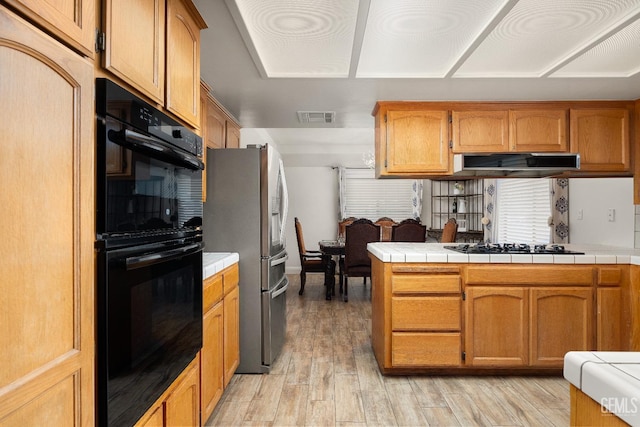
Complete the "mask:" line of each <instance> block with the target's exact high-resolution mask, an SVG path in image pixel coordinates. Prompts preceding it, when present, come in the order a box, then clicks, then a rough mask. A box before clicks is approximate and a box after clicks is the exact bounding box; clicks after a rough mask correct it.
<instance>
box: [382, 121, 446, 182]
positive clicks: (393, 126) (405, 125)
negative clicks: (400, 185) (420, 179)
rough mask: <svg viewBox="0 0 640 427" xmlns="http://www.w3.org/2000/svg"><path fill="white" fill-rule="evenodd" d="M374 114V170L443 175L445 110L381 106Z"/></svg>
mask: <svg viewBox="0 0 640 427" xmlns="http://www.w3.org/2000/svg"><path fill="white" fill-rule="evenodd" d="M378 114H379V115H381V117H377V118H376V174H377V175H378V176H384V175H403V174H404V175H409V176H411V175H430V174H432V175H446V174H448V173H449V171H450V161H449V144H448V140H449V138H448V133H449V132H448V128H449V123H448V122H449V118H448V113H447V111H437V110H434V111H421V110H400V109H398V110H385V109H383V110H382V111H380V112H378Z"/></svg>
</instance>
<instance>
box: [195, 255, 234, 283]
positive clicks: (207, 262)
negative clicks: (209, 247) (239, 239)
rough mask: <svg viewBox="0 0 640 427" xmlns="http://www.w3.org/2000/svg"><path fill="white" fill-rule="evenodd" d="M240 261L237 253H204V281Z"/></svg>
mask: <svg viewBox="0 0 640 427" xmlns="http://www.w3.org/2000/svg"><path fill="white" fill-rule="evenodd" d="M239 261H240V255H239V254H238V253H237V252H204V253H203V254H202V279H203V280H204V279H206V278H207V277H211V276H213V275H214V274H216V273H219V272H220V271H222V270H224V269H225V268H227V267H229V266H231V265H233V264H235V263H237V262H239Z"/></svg>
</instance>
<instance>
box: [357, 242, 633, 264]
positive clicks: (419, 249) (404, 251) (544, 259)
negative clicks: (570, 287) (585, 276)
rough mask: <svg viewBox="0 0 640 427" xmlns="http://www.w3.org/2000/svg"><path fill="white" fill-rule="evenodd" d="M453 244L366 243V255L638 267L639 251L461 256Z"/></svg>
mask: <svg viewBox="0 0 640 427" xmlns="http://www.w3.org/2000/svg"><path fill="white" fill-rule="evenodd" d="M454 245H456V243H402V242H376V243H369V244H368V245H367V249H368V250H369V252H370V253H371V254H372V255H373V256H375V257H376V258H378V259H379V260H381V261H383V262H451V263H496V264H498V263H509V264H511V263H518V264H634V265H640V249H633V248H621V247H615V246H603V245H579V244H567V245H564V246H565V248H566V249H568V250H573V251H578V252H584V253H585V254H584V255H551V254H538V255H535V256H534V255H527V254H513V255H510V254H462V253H458V252H454V251H450V250H448V249H444V246H454Z"/></svg>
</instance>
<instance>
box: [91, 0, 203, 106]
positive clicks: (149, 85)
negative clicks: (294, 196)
mask: <svg viewBox="0 0 640 427" xmlns="http://www.w3.org/2000/svg"><path fill="white" fill-rule="evenodd" d="M104 7H105V13H104V21H105V22H104V25H105V41H106V43H105V54H104V59H103V66H104V68H106V69H107V70H109V71H110V72H111V73H113V74H114V75H116V76H118V77H120V78H121V79H123V80H125V81H127V82H128V83H129V84H131V85H132V86H133V87H135V88H136V89H138V90H139V91H140V92H142V93H144V94H145V95H147V96H148V97H149V98H151V99H152V100H154V101H156V102H157V103H159V104H163V103H164V70H165V59H164V58H165V57H164V54H165V31H164V28H165V0H151V1H130V0H105V3H104ZM199 82H200V80H198V84H199Z"/></svg>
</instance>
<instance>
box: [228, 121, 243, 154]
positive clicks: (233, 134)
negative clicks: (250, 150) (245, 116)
mask: <svg viewBox="0 0 640 427" xmlns="http://www.w3.org/2000/svg"><path fill="white" fill-rule="evenodd" d="M226 129H227V132H226V141H225V142H226V147H227V148H239V147H240V128H239V127H238V126H236V125H235V124H234V123H232V122H230V121H229V120H227V122H226Z"/></svg>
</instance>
